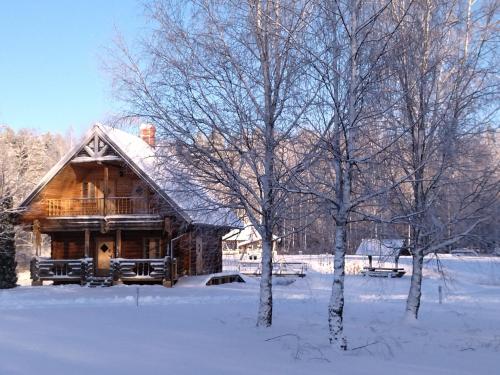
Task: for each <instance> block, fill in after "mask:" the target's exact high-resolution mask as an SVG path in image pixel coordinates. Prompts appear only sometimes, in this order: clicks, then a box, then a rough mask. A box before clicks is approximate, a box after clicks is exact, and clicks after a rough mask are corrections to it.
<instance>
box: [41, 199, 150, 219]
mask: <svg viewBox="0 0 500 375" xmlns="http://www.w3.org/2000/svg"><path fill="white" fill-rule="evenodd" d="M156 213H157V211H156V209H155V208H154V207H153V205H152V204H151V203H150V202H148V200H147V199H145V198H135V197H120V198H116V197H111V198H106V199H104V198H67V199H47V216H48V217H67V216H69V217H72V216H108V215H154V214H156Z"/></svg>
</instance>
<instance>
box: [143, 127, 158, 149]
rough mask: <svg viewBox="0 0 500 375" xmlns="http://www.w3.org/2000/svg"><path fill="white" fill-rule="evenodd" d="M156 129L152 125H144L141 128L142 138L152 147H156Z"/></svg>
mask: <svg viewBox="0 0 500 375" xmlns="http://www.w3.org/2000/svg"><path fill="white" fill-rule="evenodd" d="M155 134H156V128H155V127H154V125H151V124H142V125H141V127H140V137H141V139H142V140H143V141H144V142H146V143H147V144H148V145H150V146H151V147H155V144H156V142H155Z"/></svg>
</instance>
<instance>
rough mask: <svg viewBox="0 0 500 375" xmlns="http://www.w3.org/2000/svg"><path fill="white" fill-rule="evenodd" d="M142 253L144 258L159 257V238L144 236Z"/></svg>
mask: <svg viewBox="0 0 500 375" xmlns="http://www.w3.org/2000/svg"><path fill="white" fill-rule="evenodd" d="M143 254H144V258H145V259H158V258H161V248H160V239H159V238H156V237H151V238H145V239H144V251H143Z"/></svg>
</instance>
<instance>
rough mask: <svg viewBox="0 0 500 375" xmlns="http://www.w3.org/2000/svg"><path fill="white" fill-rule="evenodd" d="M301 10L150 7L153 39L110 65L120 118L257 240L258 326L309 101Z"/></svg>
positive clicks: (288, 5)
mask: <svg viewBox="0 0 500 375" xmlns="http://www.w3.org/2000/svg"><path fill="white" fill-rule="evenodd" d="M309 8H310V4H309V2H308V1H299V0H274V1H261V0H246V1H209V0H207V1H203V0H201V1H190V2H186V3H185V4H183V5H181V6H179V4H175V3H171V2H166V1H165V2H161V1H157V2H153V3H152V5H151V6H150V7H149V11H150V15H151V19H152V21H153V22H154V30H153V34H152V37H151V38H150V39H148V40H146V41H145V42H143V43H142V49H141V50H140V51H139V52H138V53H137V54H136V56H137V57H135V56H134V54H132V53H131V52H130V51H129V50H128V49H127V47H125V46H124V44H119V56H118V61H117V62H116V61H115V63H112V64H110V67H111V69H112V73H113V76H114V85H115V89H116V92H117V95H118V97H119V98H120V99H121V100H122V101H123V103H124V104H125V105H126V115H125V118H129V119H132V120H136V119H140V120H141V121H147V122H150V123H153V124H155V125H156V126H157V134H158V135H159V136H160V137H161V138H162V139H163V142H164V144H167V143H168V144H169V145H173V144H175V150H176V151H175V155H173V154H172V153H173V150H172V147H170V148H169V150H168V152H166V153H164V155H168V156H167V157H178V160H179V162H180V163H181V164H183V167H182V170H183V173H184V174H187V175H189V176H190V178H191V180H192V181H196V182H197V185H198V187H200V188H203V189H208V190H209V191H210V192H211V193H212V194H213V195H216V196H217V197H218V198H219V201H223V202H225V204H226V206H227V207H231V208H233V209H239V210H242V211H243V212H244V214H245V216H246V217H247V218H248V219H249V220H250V222H251V223H252V225H253V226H254V227H255V228H256V230H257V231H258V233H259V234H260V235H261V237H262V247H263V252H262V277H261V281H260V303H259V309H258V318H257V325H258V326H270V325H271V323H272V309H273V303H272V284H271V283H272V279H271V277H272V242H273V231H275V229H276V225H277V224H278V222H279V219H280V215H281V212H282V207H283V204H284V200H285V197H284V196H285V194H284V191H283V189H281V188H280V186H282V185H284V184H286V180H288V179H290V176H291V175H293V174H294V173H295V170H299V169H301V168H302V165H301V163H300V161H298V162H297V163H296V165H292V166H291V165H289V163H287V162H285V159H286V157H287V144H289V140H290V138H291V137H293V136H294V134H296V132H297V130H296V129H297V128H298V127H299V126H300V124H301V122H302V119H303V117H304V114H305V113H306V112H307V111H308V108H309V106H310V103H311V101H312V98H313V97H314V89H313V88H312V87H311V85H310V84H309V83H308V82H307V81H306V80H305V79H304V78H305V69H306V68H307V66H308V65H307V64H306V63H305V61H304V54H302V53H300V43H301V40H302V39H303V35H304V28H305V27H307V25H308V22H306V20H307V18H308V17H309V14H310V10H309ZM165 142H167V143H165ZM159 147H161V142H160V144H159Z"/></svg>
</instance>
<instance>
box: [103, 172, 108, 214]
mask: <svg viewBox="0 0 500 375" xmlns="http://www.w3.org/2000/svg"><path fill="white" fill-rule="evenodd" d="M108 186H109V168H108V166H107V165H105V166H104V189H103V190H104V191H103V192H102V194H103V198H104V201H103V206H104V216H106V200H107V199H108Z"/></svg>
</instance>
